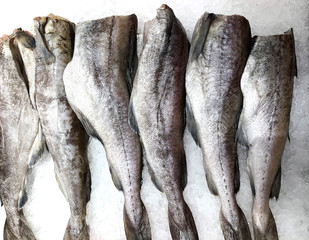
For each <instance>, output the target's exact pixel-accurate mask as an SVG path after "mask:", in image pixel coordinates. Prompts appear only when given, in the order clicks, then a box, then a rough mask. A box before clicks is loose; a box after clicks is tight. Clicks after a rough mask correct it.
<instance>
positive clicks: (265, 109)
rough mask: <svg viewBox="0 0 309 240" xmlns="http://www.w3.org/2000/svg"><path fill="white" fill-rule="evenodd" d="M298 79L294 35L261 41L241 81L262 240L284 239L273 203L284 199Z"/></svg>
mask: <svg viewBox="0 0 309 240" xmlns="http://www.w3.org/2000/svg"><path fill="white" fill-rule="evenodd" d="M294 75H295V76H296V58H295V50H294V37H293V32H292V30H291V31H288V32H287V33H285V34H282V35H274V36H257V37H256V38H255V43H254V45H253V49H252V51H251V53H250V56H249V58H248V62H247V65H246V68H245V70H244V73H243V76H242V79H241V90H242V92H243V96H244V102H243V110H242V113H241V117H240V122H239V138H240V142H241V143H242V144H244V145H245V146H247V164H248V170H249V175H250V182H251V187H252V193H253V195H254V199H253V207H252V222H253V230H254V237H255V239H256V240H264V239H265V240H266V239H267V240H275V239H278V233H277V229H276V223H275V219H274V217H273V215H272V212H271V210H270V208H269V199H270V198H272V197H276V198H278V197H279V192H280V181H281V157H282V153H283V151H284V146H285V142H286V138H287V136H288V129H289V121H290V110H291V104H292V94H293V78H294Z"/></svg>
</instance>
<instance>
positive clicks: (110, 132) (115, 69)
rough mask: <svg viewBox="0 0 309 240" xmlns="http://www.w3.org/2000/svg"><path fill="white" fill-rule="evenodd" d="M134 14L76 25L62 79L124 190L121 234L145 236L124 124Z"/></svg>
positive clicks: (136, 153) (131, 143)
mask: <svg viewBox="0 0 309 240" xmlns="http://www.w3.org/2000/svg"><path fill="white" fill-rule="evenodd" d="M136 29H137V17H136V16H135V15H134V14H133V15H129V16H112V17H107V18H103V19H98V20H94V21H87V22H82V23H78V24H77V25H76V45H75V51H74V56H73V59H72V61H71V62H70V63H69V64H68V66H67V68H66V70H65V74H64V83H65V89H66V93H67V96H68V100H69V102H70V104H71V106H72V108H73V109H74V111H75V112H76V113H77V116H78V117H79V119H80V120H81V122H82V123H83V125H84V127H85V128H86V130H87V131H88V133H89V135H91V136H93V137H95V138H97V139H98V140H100V141H101V143H102V144H104V147H105V151H106V155H107V160H108V163H109V168H110V172H111V174H112V179H113V181H114V184H115V186H116V188H117V189H118V190H122V191H123V194H124V199H125V203H124V210H123V213H124V225H125V233H126V237H127V239H132V240H133V239H134V240H136V239H140V240H142V239H151V232H150V226H149V221H148V215H147V211H146V208H145V207H144V204H143V202H142V200H141V196H140V188H141V171H142V152H141V146H140V141H139V138H138V136H137V135H136V134H135V132H134V131H133V130H132V129H131V128H130V126H129V123H128V108H129V98H130V94H131V89H132V82H133V78H134V74H135V70H136V64H137V55H136Z"/></svg>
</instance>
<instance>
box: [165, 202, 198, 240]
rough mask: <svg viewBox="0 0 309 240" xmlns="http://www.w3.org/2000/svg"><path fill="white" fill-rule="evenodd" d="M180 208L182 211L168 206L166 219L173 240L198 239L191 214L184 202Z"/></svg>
mask: <svg viewBox="0 0 309 240" xmlns="http://www.w3.org/2000/svg"><path fill="white" fill-rule="evenodd" d="M180 205H181V204H179V206H180ZM181 210H182V212H176V211H174V209H171V208H170V206H169V207H168V220H169V226H170V231H171V235H172V238H173V240H198V239H199V237H198V234H197V230H196V226H195V222H194V219H193V215H192V213H191V211H190V208H189V207H188V205H187V204H186V203H185V202H183V207H182V209H181ZM181 215H183V216H181Z"/></svg>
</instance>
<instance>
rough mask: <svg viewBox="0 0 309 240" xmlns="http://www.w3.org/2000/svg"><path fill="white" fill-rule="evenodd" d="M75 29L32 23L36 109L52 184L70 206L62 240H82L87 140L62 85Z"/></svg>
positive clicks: (42, 20)
mask: <svg viewBox="0 0 309 240" xmlns="http://www.w3.org/2000/svg"><path fill="white" fill-rule="evenodd" d="M74 27H75V26H74V23H72V22H70V21H68V20H66V19H64V18H61V17H58V16H54V15H52V14H50V15H48V16H47V17H37V18H35V19H34V30H35V39H36V48H35V51H34V53H35V60H36V65H35V74H36V78H35V104H36V108H37V110H38V113H39V117H40V121H41V124H42V130H43V133H44V134H45V137H46V143H47V146H48V149H49V152H50V153H51V155H52V157H53V160H54V170H55V175H56V179H57V181H58V184H59V187H60V189H61V190H62V192H63V194H64V196H65V197H66V199H67V201H68V203H69V206H70V212H71V216H70V219H69V222H68V225H67V228H66V231H65V235H64V239H65V240H71V239H72V240H77V239H81V240H86V239H89V230H88V226H87V224H86V204H87V201H88V200H89V196H90V171H89V166H88V159H87V145H88V135H87V133H86V131H85V130H84V128H83V126H82V124H81V123H80V121H79V120H78V118H77V116H76V114H75V113H74V112H73V110H72V108H71V107H70V105H69V103H68V100H67V98H66V94H65V89H64V83H63V72H64V69H65V67H66V65H67V64H68V62H69V61H70V60H71V58H72V55H73V48H74Z"/></svg>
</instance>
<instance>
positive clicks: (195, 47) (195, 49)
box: [190, 13, 216, 60]
mask: <svg viewBox="0 0 309 240" xmlns="http://www.w3.org/2000/svg"><path fill="white" fill-rule="evenodd" d="M215 18H216V15H215V14H213V13H209V14H207V15H204V16H203V17H202V18H200V19H199V20H198V22H197V23H196V26H195V28H194V32H193V36H192V42H191V44H192V45H191V51H190V52H191V53H190V59H192V60H193V59H197V58H198V57H199V55H200V54H201V53H202V51H203V48H204V45H205V42H206V38H207V35H208V32H209V28H210V25H211V23H212V21H213V20H214V19H215Z"/></svg>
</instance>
